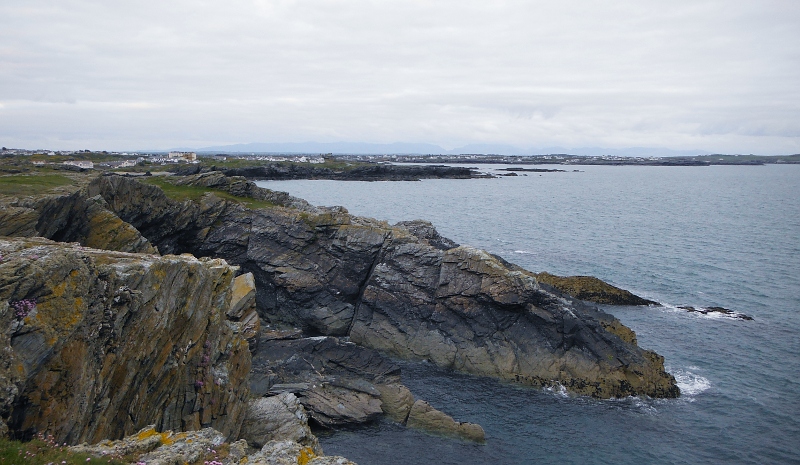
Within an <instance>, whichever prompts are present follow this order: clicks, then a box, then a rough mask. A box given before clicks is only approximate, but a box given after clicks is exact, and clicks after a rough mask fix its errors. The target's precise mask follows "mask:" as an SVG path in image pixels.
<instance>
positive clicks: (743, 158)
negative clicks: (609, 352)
mask: <svg viewBox="0 0 800 465" xmlns="http://www.w3.org/2000/svg"><path fill="white" fill-rule="evenodd" d="M0 157H3V158H10V157H30V163H32V164H33V165H38V166H46V165H62V166H69V167H74V168H77V169H106V170H107V169H123V168H131V167H136V166H154V167H155V166H169V165H175V164H196V163H205V164H207V163H215V162H230V161H234V160H240V161H241V162H245V163H246V162H247V161H252V162H256V163H258V162H261V163H263V162H290V163H310V164H323V163H325V162H326V161H336V162H359V163H417V164H475V165H478V164H519V165H643V166H709V165H765V164H800V154H795V155H777V156H763V155H724V154H718V155H697V156H689V157H687V156H678V157H628V156H614V155H605V156H584V155H569V154H548V155H495V154H461V155H418V154H370V155H362V154H333V153H327V154H307V153H240V152H237V153H210V152H191V151H170V152H113V151H112V152H110V151H92V150H88V149H87V150H71V151H63V150H41V149H39V150H28V149H15V148H6V147H2V149H0Z"/></svg>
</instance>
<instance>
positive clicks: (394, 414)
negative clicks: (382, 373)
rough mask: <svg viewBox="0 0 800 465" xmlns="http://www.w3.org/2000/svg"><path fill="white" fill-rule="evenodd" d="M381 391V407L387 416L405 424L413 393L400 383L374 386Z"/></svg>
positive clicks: (412, 403) (412, 400)
mask: <svg viewBox="0 0 800 465" xmlns="http://www.w3.org/2000/svg"><path fill="white" fill-rule="evenodd" d="M375 387H376V388H377V389H378V391H380V393H381V409H382V410H383V413H384V414H386V416H387V417H389V418H391V419H392V420H394V421H396V422H398V423H403V424H405V422H406V420H407V419H408V412H410V411H411V407H412V406H413V405H414V395H413V394H411V391H410V390H409V389H408V388H407V387H405V386H403V385H402V384H378V385H376V386H375Z"/></svg>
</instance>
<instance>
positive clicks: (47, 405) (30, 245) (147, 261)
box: [0, 209, 257, 443]
mask: <svg viewBox="0 0 800 465" xmlns="http://www.w3.org/2000/svg"><path fill="white" fill-rule="evenodd" d="M37 211H39V210H36V209H32V210H30V211H28V214H29V215H31V216H33V215H34V213H35V212H37ZM109 214H110V213H109ZM90 217H91V215H90ZM109 218H110V217H109ZM116 221H119V219H118V218H117V220H116ZM29 224H31V225H33V222H31V223H29ZM50 226H54V225H50ZM128 226H129V225H128ZM82 227H83V226H79V225H77V224H74V223H73V224H71V225H70V226H67V227H66V228H67V229H69V228H72V229H74V230H79V229H81V228H82ZM61 229H64V228H61ZM134 236H135V235H134ZM84 237H85V236H84ZM134 242H136V243H141V244H143V243H142V242H140V241H139V240H138V239H137V240H135V241H134ZM235 274H236V269H235V268H233V267H231V266H229V265H228V264H227V263H226V262H225V261H224V260H221V259H200V260H198V259H196V258H194V257H191V256H164V257H161V256H156V255H148V254H134V253H124V252H112V251H107V250H97V249H91V248H86V247H83V246H80V245H78V244H76V243H72V244H66V243H58V242H52V241H49V240H46V239H42V238H30V239H22V238H15V239H11V238H0V325H2V328H4V330H3V332H2V333H0V350H2V353H3V357H2V365H1V366H0V428H2V429H3V430H6V429H7V430H10V432H11V433H12V435H14V436H16V437H21V438H25V437H27V436H28V435H29V434H31V433H34V432H43V431H47V432H49V433H51V434H53V435H54V436H55V438H56V440H57V441H59V442H69V443H76V442H80V441H89V442H96V441H98V440H101V439H106V438H120V437H122V436H123V435H125V434H132V433H134V432H136V431H138V430H140V429H141V428H143V427H145V426H147V425H151V424H154V425H156V426H157V428H158V429H159V430H160V431H166V430H179V431H186V430H193V429H199V428H201V427H206V426H211V427H214V428H215V429H217V430H219V431H220V432H222V434H223V435H224V436H228V437H234V438H235V436H236V435H237V434H238V431H239V428H240V427H241V423H242V417H243V414H244V409H245V406H246V402H247V398H248V396H249V386H248V383H247V376H248V374H249V372H250V366H251V356H250V351H249V350H248V343H247V341H246V340H245V338H244V334H246V333H247V332H248V331H252V329H253V328H252V327H247V326H248V325H252V324H254V323H253V318H252V315H251V316H248V315H247V312H251V313H252V312H253V311H254V310H253V307H252V305H250V303H248V299H249V300H250V301H252V299H253V293H252V292H249V293H248V292H242V290H241V289H239V290H238V291H237V290H236V288H237V284H238V287H240V288H241V287H242V286H243V285H244V286H246V283H245V284H243V283H242V282H239V283H237V282H236V281H235ZM232 315H233V316H232ZM234 320H236V321H234ZM256 320H257V319H256Z"/></svg>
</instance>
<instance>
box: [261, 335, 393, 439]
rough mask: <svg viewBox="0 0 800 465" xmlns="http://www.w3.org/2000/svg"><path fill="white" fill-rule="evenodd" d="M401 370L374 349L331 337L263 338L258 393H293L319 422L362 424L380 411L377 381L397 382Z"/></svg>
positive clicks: (322, 423)
mask: <svg viewBox="0 0 800 465" xmlns="http://www.w3.org/2000/svg"><path fill="white" fill-rule="evenodd" d="M399 378H400V368H399V367H398V366H397V365H396V364H394V363H393V362H391V361H389V360H388V359H386V358H385V357H384V356H382V355H380V354H379V353H377V352H376V351H374V350H370V349H366V348H364V347H359V346H357V345H355V344H352V343H346V342H342V341H340V340H338V339H337V338H333V337H315V338H305V339H289V340H275V339H264V338H262V339H261V341H260V342H259V349H258V352H257V353H256V354H255V356H254V357H253V370H252V374H251V391H252V392H253V394H255V395H262V394H266V393H270V394H274V393H278V392H292V393H294V394H295V395H297V396H298V398H299V400H300V403H302V404H303V406H304V407H305V408H306V409H307V410H308V412H309V415H310V416H311V418H312V419H314V420H315V421H316V422H317V423H318V424H320V425H322V426H326V427H330V426H335V425H341V424H349V423H363V422H368V421H373V420H375V419H376V418H377V417H378V416H379V415H381V414H382V410H381V401H380V396H381V392H380V391H379V390H378V389H377V388H376V384H380V383H393V382H397V381H398V380H399Z"/></svg>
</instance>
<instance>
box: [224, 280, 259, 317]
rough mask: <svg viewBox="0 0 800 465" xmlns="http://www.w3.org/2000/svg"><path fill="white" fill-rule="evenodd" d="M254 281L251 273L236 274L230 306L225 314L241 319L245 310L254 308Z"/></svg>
mask: <svg viewBox="0 0 800 465" xmlns="http://www.w3.org/2000/svg"><path fill="white" fill-rule="evenodd" d="M255 303H256V282H255V280H254V279H253V273H246V274H243V275H240V276H237V277H236V279H234V280H233V293H232V294H231V307H230V308H229V309H228V312H227V315H228V317H230V318H233V319H237V320H239V319H241V318H242V317H243V316H244V315H245V312H246V311H248V310H251V309H254V308H255Z"/></svg>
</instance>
